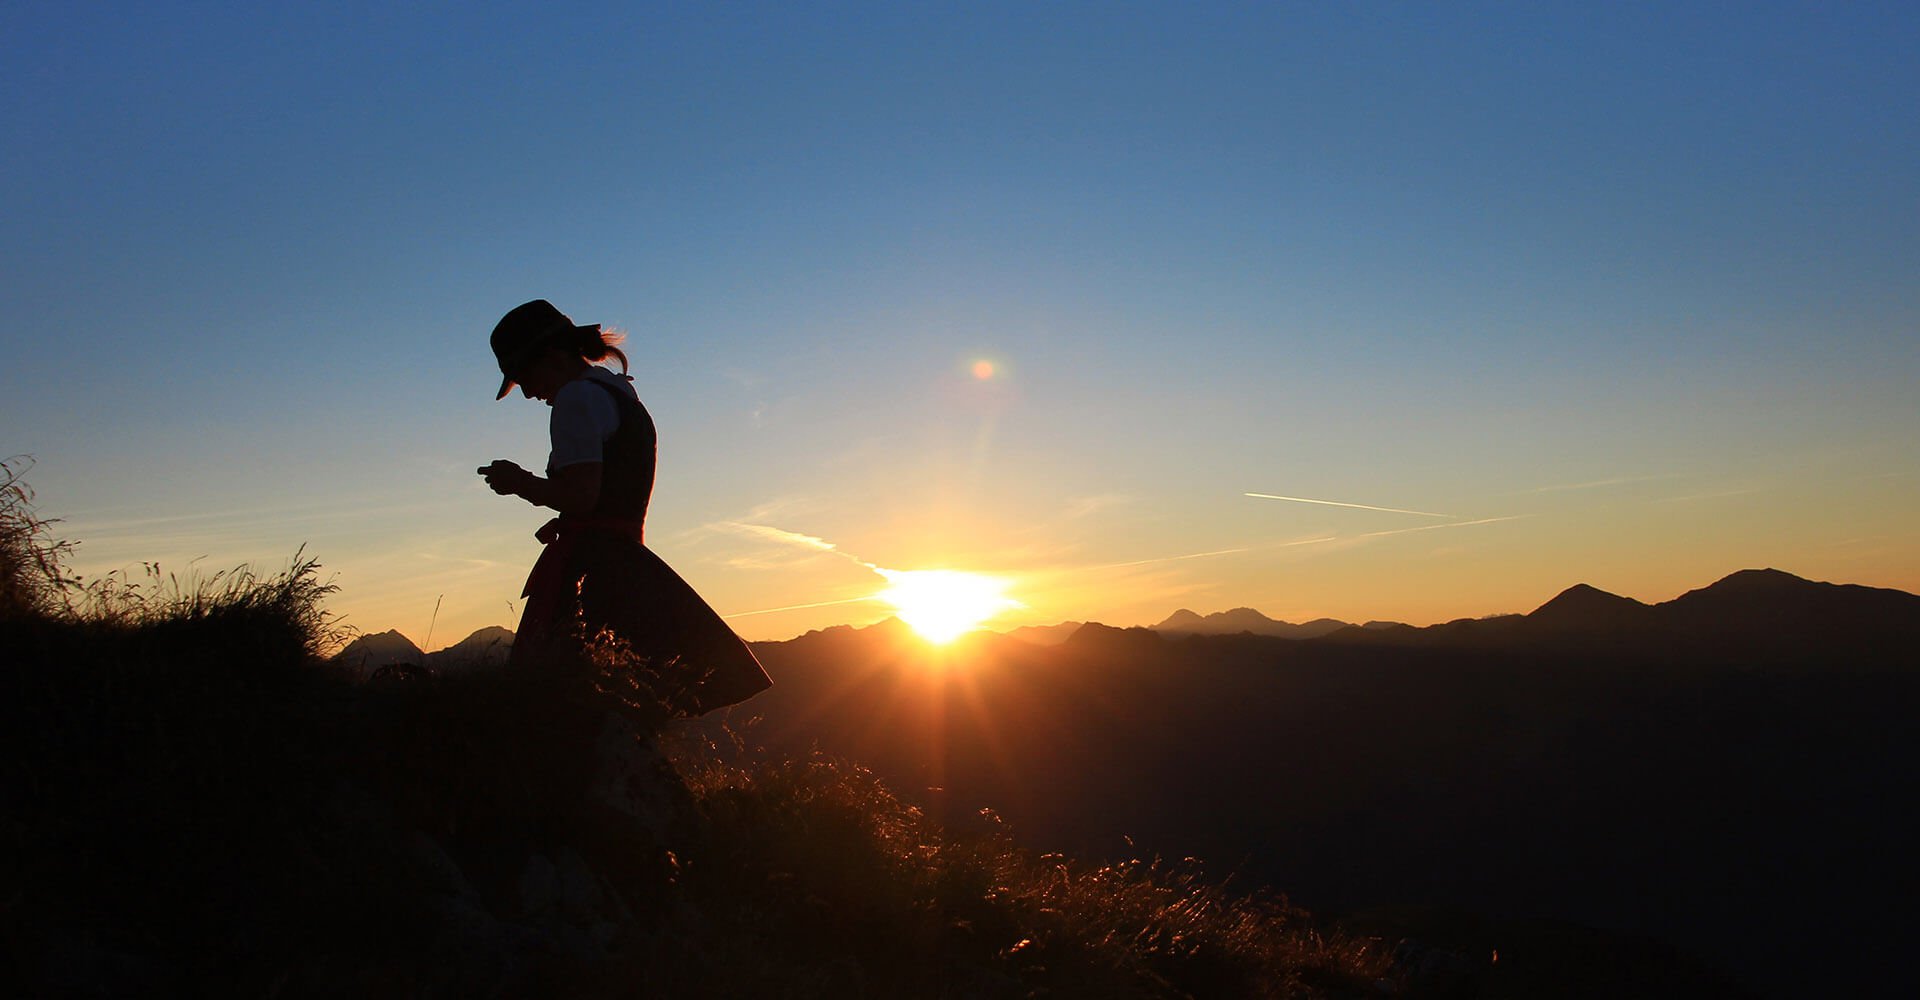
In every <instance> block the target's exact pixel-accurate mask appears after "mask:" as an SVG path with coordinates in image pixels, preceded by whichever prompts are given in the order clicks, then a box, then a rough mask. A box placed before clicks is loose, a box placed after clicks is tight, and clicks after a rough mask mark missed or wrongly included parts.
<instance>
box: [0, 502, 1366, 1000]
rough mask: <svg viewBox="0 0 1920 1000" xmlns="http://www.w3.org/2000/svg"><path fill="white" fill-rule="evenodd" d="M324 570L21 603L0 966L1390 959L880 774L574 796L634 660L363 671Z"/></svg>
mask: <svg viewBox="0 0 1920 1000" xmlns="http://www.w3.org/2000/svg"><path fill="white" fill-rule="evenodd" d="M11 512H13V513H17V509H16V510H14V511H11ZM19 537H23V538H25V539H26V540H27V541H28V542H35V541H36V540H37V539H38V536H36V535H35V534H34V533H32V532H28V533H27V534H26V535H24V536H19ZM16 554H17V553H16ZM16 568H17V567H16ZM316 568H317V567H315V565H314V564H313V563H312V562H310V561H306V562H301V561H299V560H296V562H295V564H294V565H293V566H292V567H291V568H290V569H289V570H288V571H287V572H286V573H284V574H281V575H280V576H277V577H273V578H268V579H254V578H252V577H250V576H246V575H245V574H238V575H234V576H227V577H215V578H212V579H211V580H208V581H199V582H189V583H188V584H186V585H181V584H180V583H179V582H178V581H173V583H172V585H171V586H167V585H165V583H164V581H158V580H156V581H155V582H156V583H161V584H162V585H161V586H159V587H158V589H154V588H151V587H150V588H149V589H147V590H145V591H141V590H139V589H138V588H134V589H132V590H129V589H128V588H126V587H125V586H120V587H119V588H118V590H117V592H116V590H115V588H114V587H113V586H109V587H105V588H101V587H96V588H95V589H93V590H92V591H91V592H88V593H86V594H84V595H83V599H82V600H79V601H77V602H76V601H72V600H54V599H50V595H49V594H47V593H44V592H42V593H38V594H33V595H30V596H31V599H30V600H16V601H13V602H12V603H11V604H10V605H9V607H10V608H11V609H12V610H10V611H9V612H8V613H7V614H5V615H0V648H4V649H5V650H7V656H6V657H5V662H4V666H0V733H4V736H0V768H3V769H4V770H3V771H0V774H4V782H3V783H0V789H3V790H4V798H0V837H4V838H5V840H6V846H7V849H6V851H5V852H4V857H5V860H4V861H0V962H4V963H5V966H4V968H0V983H4V984H10V985H11V986H13V987H19V988H22V989H23V991H24V992H25V993H28V994H41V993H55V994H69V995H122V994H127V993H133V992H154V991H166V992H189V993H213V994H226V993H244V994H255V995H259V994H267V995H280V996H301V995H341V994H344V993H356V994H361V995H404V996H435V995H476V994H479V995H485V994H492V995H556V994H558V995H586V996H592V995H608V996H611V995H623V996H632V995H643V996H645V995H657V996H747V995H753V996H860V995H865V996H916V997H917V996H956V997H957V996H994V997H997V996H1029V995H1049V996H1069V997H1096V996H1097V997H1129V996H1139V997H1159V996H1205V997H1236V996H1294V995H1303V996H1315V995H1320V996H1331V995H1358V994H1361V993H1364V992H1367V991H1369V990H1371V989H1372V988H1373V984H1374V983H1375V982H1377V981H1378V980H1379V979H1380V978H1381V977H1382V976H1385V975H1386V974H1387V962H1386V956H1384V955H1383V954H1381V953H1380V949H1379V948H1378V946H1375V945H1370V944H1369V943H1367V942H1362V941H1353V940H1346V939H1342V938H1339V937H1337V936H1331V935H1323V934H1321V933H1319V932H1317V931H1316V930H1315V929H1314V928H1313V926H1312V925H1311V923H1310V921H1308V919H1307V918H1306V915H1304V914H1302V913H1299V912H1298V911H1294V910H1290V909H1288V908H1287V907H1285V906H1284V905H1282V904H1281V903H1279V902H1278V901H1275V900H1272V899H1264V898H1251V897H1244V896H1235V895H1232V894H1229V893H1227V892H1225V891H1224V890H1223V889H1221V888H1220V887H1219V886H1217V885H1216V884H1213V883H1211V882H1209V881H1207V880H1206V879H1204V878H1203V877H1201V876H1200V875H1199V874H1198V873H1197V872H1196V871H1195V870H1194V869H1193V867H1192V866H1190V865H1171V866H1169V865H1163V864H1159V863H1149V862H1134V863H1129V864H1123V865H1116V866H1108V867H1101V868H1089V867H1086V866H1081V865H1077V864H1075V863H1074V862H1072V861H1071V860H1069V859H1066V858H1062V857H1058V856H1047V857H1035V856H1031V855H1029V854H1027V853H1025V852H1023V851H1021V850H1019V849H1017V848H1015V847H1014V846H1013V845H1012V843H1011V841H1010V838H1008V837H1007V836H1006V835H1005V834H1004V833H1003V832H997V831H993V830H991V829H989V830H988V831H987V832H986V833H984V834H980V835H969V836H958V835H953V834H949V833H947V832H944V831H942V830H941V829H939V828H937V827H936V826H935V825H934V824H933V823H931V822H930V821H929V820H927V819H926V817H924V816H923V815H922V814H921V813H919V812H918V811H917V810H915V809H913V808H910V807H908V806H907V805H905V804H903V803H902V802H900V801H899V800H898V799H896V798H895V797H894V796H893V795H892V794H890V793H889V792H888V790H887V789H886V788H885V787H884V786H882V784H881V783H880V782H879V781H878V780H877V779H875V778H874V777H873V775H871V774H870V773H868V772H866V771H864V770H862V769H860V768H859V767H857V766H853V765H850V764H846V763H842V762H837V761H832V760H827V759H807V760H782V759H760V760H748V761H745V762H742V761H741V760H740V759H739V758H738V757H735V756H732V755H723V754H716V753H714V752H712V748H709V747H705V746H702V745H700V744H699V743H698V742H696V741H693V740H691V739H685V738H682V739H678V740H676V739H674V738H673V736H672V733H671V730H670V731H669V733H668V734H667V735H666V736H664V737H662V739H663V742H664V743H666V744H667V745H668V746H670V748H671V750H672V755H673V760H674V763H675V766H676V768H677V769H678V771H679V772H680V774H682V775H684V776H685V785H686V793H685V795H684V796H683V799H684V802H685V803H686V805H685V808H684V810H683V812H684V815H682V816H680V817H678V818H677V820H676V822H675V824H674V826H673V833H672V835H671V836H667V837H663V838H661V840H660V841H648V840H645V839H644V838H643V839H640V840H636V839H634V838H633V837H631V836H630V834H629V832H628V831H627V829H626V828H624V827H622V826H620V825H619V824H618V823H610V822H608V821H607V820H606V818H605V817H601V816H597V815H595V814H593V813H592V812H591V811H587V810H583V809H581V808H580V807H579V804H580V801H581V792H582V789H583V788H584V787H585V785H586V783H587V782H588V780H590V776H591V773H592V771H593V770H594V768H595V767H596V765H597V761H596V758H595V753H596V751H595V750H594V748H593V744H592V739H591V734H593V733H596V732H598V731H599V729H600V725H601V723H602V722H603V720H604V719H605V717H606V714H607V713H608V712H609V711H616V712H625V713H627V714H628V716H629V717H631V715H632V710H631V707H630V706H629V707H623V706H622V705H621V699H619V698H617V697H616V696H614V695H612V694H611V693H610V692H611V691H613V690H614V689H616V688H619V687H620V686H621V685H619V684H618V683H612V682H617V681H619V680H620V679H621V677H620V676H616V675H617V674H618V671H619V670H620V669H621V665H620V664H619V663H618V662H617V658H616V661H614V662H609V661H607V660H605V659H603V660H602V661H600V662H599V663H598V665H597V666H596V667H588V668H582V669H580V670H577V671H575V672H572V673H562V674H557V675H547V676H544V677H539V678H525V677H517V676H513V675H507V674H493V675H479V676H473V677H467V678H458V679H445V680H432V679H415V680H410V681H403V682H399V683H391V684H385V685H354V684H351V683H349V682H348V681H346V680H345V679H344V678H340V677H336V676H333V675H331V674H329V673H328V672H327V671H326V670H325V669H324V667H323V666H321V665H320V664H319V662H318V661H317V659H316V658H315V656H314V653H315V647H316V645H317V644H318V643H320V642H321V641H323V640H324V639H325V633H326V630H327V629H328V627H329V622H328V619H327V618H326V616H325V615H324V613H323V612H322V611H321V610H320V601H321V600H322V599H323V598H324V597H325V595H326V593H327V592H328V590H329V588H327V587H326V586H324V585H321V584H319V583H317V582H316V579H315V576H314V573H315V570H316ZM8 579H9V581H10V584H9V585H10V586H13V587H15V588H19V587H22V586H27V587H31V586H57V584H49V583H47V582H46V581H47V580H55V581H57V580H58V576H57V574H51V575H38V574H36V572H35V571H34V568H33V567H26V568H23V569H21V571H20V572H18V573H12V574H10V575H9V576H8ZM22 581H25V582H24V583H22ZM16 596H19V595H16ZM567 856H577V857H584V858H585V863H586V864H587V865H589V866H591V869H592V871H593V872H594V873H595V874H596V876H597V877H598V879H599V880H600V884H603V885H605V886H607V887H608V893H609V895H610V896H617V897H619V904H618V905H617V906H615V905H613V904H610V903H608V904H601V908H602V910H607V909H609V908H611V909H613V910H616V911H617V912H618V913H619V914H620V916H619V919H618V920H616V921H613V922H611V923H608V922H606V921H602V924H601V925H596V930H595V936H594V937H593V938H592V939H591V941H592V946H590V947H586V948H582V947H580V946H578V940H576V939H574V938H556V937H554V936H553V935H552V934H551V933H550V931H551V930H552V926H553V925H552V923H551V921H549V922H548V923H545V924H543V923H541V921H540V920H539V919H536V918H535V917H534V916H532V915H530V914H529V913H528V912H527V910H528V907H529V905H530V904H528V903H527V902H526V899H525V889H524V880H525V877H526V876H525V874H524V873H525V872H526V871H527V870H528V866H529V864H530V863H531V862H532V861H533V860H534V859H536V858H548V857H554V858H561V857H567ZM450 885H456V886H457V887H458V891H457V892H456V891H455V890H454V889H451V888H449V886H450ZM463 901H470V902H463ZM456 903H458V904H459V905H458V906H456V905H455V904H456ZM461 906H464V907H465V909H461V908H460V907H461Z"/></svg>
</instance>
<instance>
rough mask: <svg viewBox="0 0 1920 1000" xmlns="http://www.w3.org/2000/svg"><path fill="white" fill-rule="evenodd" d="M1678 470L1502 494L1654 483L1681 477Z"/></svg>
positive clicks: (1538, 487) (1553, 491) (1566, 490)
mask: <svg viewBox="0 0 1920 1000" xmlns="http://www.w3.org/2000/svg"><path fill="white" fill-rule="evenodd" d="M1679 478H1680V473H1678V472H1664V473H1661V474H1660V475H1657V476H1619V477H1616V478H1613V479H1595V480H1592V481H1591V482H1585V483H1562V484H1559V485H1556V486H1536V487H1534V488H1533V489H1530V490H1517V491H1515V492H1513V493H1505V494H1501V495H1502V496H1525V495H1531V494H1535V493H1565V492H1568V491H1571V490H1597V489H1600V488H1602V487H1606V486H1625V485H1627V484H1628V483H1653V482H1659V481H1661V480H1665V479H1679Z"/></svg>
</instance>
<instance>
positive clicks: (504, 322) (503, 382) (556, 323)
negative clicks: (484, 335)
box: [491, 299, 600, 399]
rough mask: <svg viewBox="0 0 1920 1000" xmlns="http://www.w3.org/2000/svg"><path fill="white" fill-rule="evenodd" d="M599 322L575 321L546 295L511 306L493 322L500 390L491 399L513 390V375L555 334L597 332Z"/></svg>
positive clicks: (544, 346) (501, 396)
mask: <svg viewBox="0 0 1920 1000" xmlns="http://www.w3.org/2000/svg"><path fill="white" fill-rule="evenodd" d="M599 329H600V325H599V324H598V323H589V324H587V325H585V326H579V325H576V324H575V323H574V322H573V320H570V319H568V318H567V314H566V313H563V312H561V311H560V310H558V309H555V308H554V306H553V303H551V302H548V301H547V300H546V299H534V300H533V301H532V302H527V303H524V304H522V305H517V306H514V307H513V308H512V309H511V310H509V311H508V312H507V314H506V315H505V316H502V317H500V322H499V323H497V324H495V325H494V328H493V337H492V338H491V341H492V344H493V357H494V359H495V360H496V361H499V362H500V375H501V379H500V392H499V394H498V395H496V396H494V397H493V398H494V399H505V398H507V393H509V392H511V391H513V375H514V373H515V372H517V371H519V370H520V369H521V368H522V367H523V366H525V365H526V363H527V362H529V361H532V360H533V359H534V358H536V357H538V356H539V355H540V352H541V351H542V350H544V349H545V348H546V346H547V344H548V343H549V342H551V341H552V340H553V338H554V337H555V336H556V335H558V334H563V333H572V332H574V331H576V330H593V331H596V332H598V331H599Z"/></svg>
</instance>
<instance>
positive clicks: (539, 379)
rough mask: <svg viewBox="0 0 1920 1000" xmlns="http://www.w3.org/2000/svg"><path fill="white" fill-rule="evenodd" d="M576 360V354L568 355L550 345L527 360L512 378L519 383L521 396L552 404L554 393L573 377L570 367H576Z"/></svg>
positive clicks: (564, 351)
mask: <svg viewBox="0 0 1920 1000" xmlns="http://www.w3.org/2000/svg"><path fill="white" fill-rule="evenodd" d="M578 360H579V358H578V356H577V355H570V354H569V353H568V352H567V351H566V350H564V349H562V348H558V347H550V348H548V349H547V350H545V351H543V352H541V354H540V355H539V356H538V357H535V358H534V359H533V360H532V361H530V362H528V363H527V365H526V367H525V368H523V369H522V370H521V371H520V373H519V374H518V375H516V376H514V379H513V380H514V381H515V382H518V383H519V384H520V394H521V395H522V396H525V397H526V398H528V399H538V400H542V401H544V402H545V403H546V404H547V405H548V406H552V405H553V395H554V393H557V392H559V391H560V387H561V386H563V385H566V384H567V382H568V381H569V380H570V379H571V378H572V377H573V371H572V369H573V368H575V367H577V365H576V364H575V362H578Z"/></svg>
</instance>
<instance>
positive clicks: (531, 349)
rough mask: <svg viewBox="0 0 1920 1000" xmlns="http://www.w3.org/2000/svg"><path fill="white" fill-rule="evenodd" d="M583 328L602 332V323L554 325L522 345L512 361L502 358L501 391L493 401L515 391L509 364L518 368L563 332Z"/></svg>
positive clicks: (576, 330) (577, 330)
mask: <svg viewBox="0 0 1920 1000" xmlns="http://www.w3.org/2000/svg"><path fill="white" fill-rule="evenodd" d="M582 330H592V331H593V332H594V333H596V334H597V333H599V332H600V324H598V323H576V324H573V325H571V326H557V327H554V328H553V329H551V330H548V331H547V332H545V333H543V334H541V335H540V336H539V337H537V338H535V339H533V340H532V341H530V342H529V343H527V344H524V345H522V346H521V348H520V349H519V350H518V351H516V352H514V354H513V356H512V360H511V361H508V360H504V359H503V360H501V362H500V369H501V372H502V375H501V379H500V391H499V392H497V393H494V395H493V401H494V402H496V403H497V402H499V401H501V400H503V399H505V398H507V393H509V392H512V391H513V386H514V381H513V376H511V375H507V374H505V372H506V370H507V368H508V367H509V365H511V366H513V367H516V368H517V367H518V366H520V365H523V364H525V363H527V362H528V361H530V360H532V359H533V358H534V357H535V356H537V355H538V354H539V353H540V352H541V351H544V350H546V349H547V345H548V344H551V343H553V341H554V338H556V337H558V336H560V335H561V334H562V333H579V332H580V331H582Z"/></svg>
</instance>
